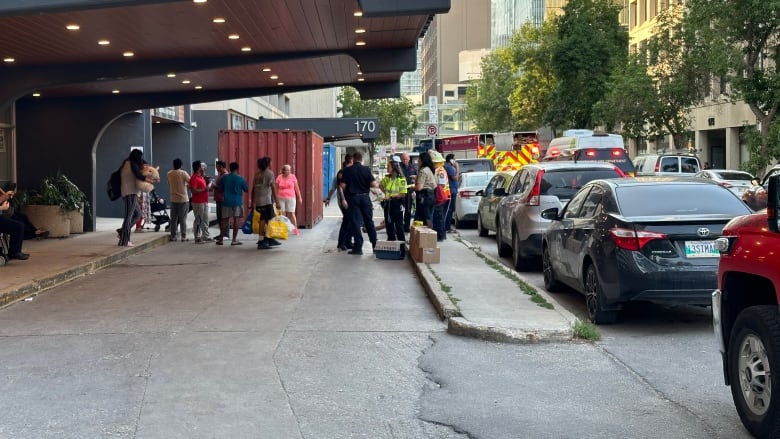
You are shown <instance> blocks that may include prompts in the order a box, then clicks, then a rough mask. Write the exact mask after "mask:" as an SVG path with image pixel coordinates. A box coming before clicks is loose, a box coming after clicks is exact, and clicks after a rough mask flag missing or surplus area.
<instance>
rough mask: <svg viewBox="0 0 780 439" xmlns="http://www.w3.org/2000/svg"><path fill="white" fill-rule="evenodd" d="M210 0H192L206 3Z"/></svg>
mask: <svg viewBox="0 0 780 439" xmlns="http://www.w3.org/2000/svg"><path fill="white" fill-rule="evenodd" d="M207 1H208V0H192V2H193V3H206V2H207Z"/></svg>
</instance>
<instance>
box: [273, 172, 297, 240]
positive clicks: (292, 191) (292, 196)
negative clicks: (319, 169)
mask: <svg viewBox="0 0 780 439" xmlns="http://www.w3.org/2000/svg"><path fill="white" fill-rule="evenodd" d="M276 185H277V187H278V188H279V191H278V194H279V210H280V211H281V213H282V214H283V215H286V216H287V218H290V221H292V223H293V226H294V227H295V229H294V230H293V233H295V234H296V235H300V232H299V231H298V220H296V219H295V201H296V200H298V202H299V203H302V202H303V199H302V198H301V189H300V188H299V187H298V179H297V178H295V175H293V174H292V172H291V168H290V165H284V166H282V173H281V174H279V175H278V176H277V177H276Z"/></svg>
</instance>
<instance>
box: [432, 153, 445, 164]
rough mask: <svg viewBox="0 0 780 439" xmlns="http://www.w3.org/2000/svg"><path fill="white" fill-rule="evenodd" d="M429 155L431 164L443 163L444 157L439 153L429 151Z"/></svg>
mask: <svg viewBox="0 0 780 439" xmlns="http://www.w3.org/2000/svg"><path fill="white" fill-rule="evenodd" d="M428 153H429V154H430V155H431V161H432V162H433V163H444V156H442V155H441V153H440V152H439V151H434V150H431V151H429V152H428Z"/></svg>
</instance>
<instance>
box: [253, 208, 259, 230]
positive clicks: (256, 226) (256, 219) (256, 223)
mask: <svg viewBox="0 0 780 439" xmlns="http://www.w3.org/2000/svg"><path fill="white" fill-rule="evenodd" d="M252 212H253V213H252V233H254V234H255V235H257V234H259V233H260V212H258V211H256V210H254V209H252Z"/></svg>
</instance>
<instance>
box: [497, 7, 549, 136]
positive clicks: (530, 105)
mask: <svg viewBox="0 0 780 439" xmlns="http://www.w3.org/2000/svg"><path fill="white" fill-rule="evenodd" d="M557 34H558V21H557V19H556V18H552V19H550V20H547V21H545V22H544V23H543V24H542V26H540V27H537V26H534V25H533V24H532V23H526V24H525V25H523V26H522V27H521V28H520V29H519V30H518V31H517V32H515V34H514V35H513V36H512V40H511V42H510V45H509V51H510V53H511V54H512V63H513V65H515V66H517V67H518V68H519V71H520V76H519V78H518V79H517V81H516V86H515V88H514V90H512V94H511V95H510V96H509V105H510V108H511V111H512V117H513V118H514V120H515V121H516V122H517V125H519V127H520V128H521V129H536V128H538V127H540V126H542V125H544V116H545V111H546V110H547V108H548V107H549V106H550V96H551V93H552V90H553V88H554V87H555V86H556V84H557V78H556V76H555V74H554V72H553V70H552V53H553V51H552V49H553V47H554V45H555V40H556V38H557Z"/></svg>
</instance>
